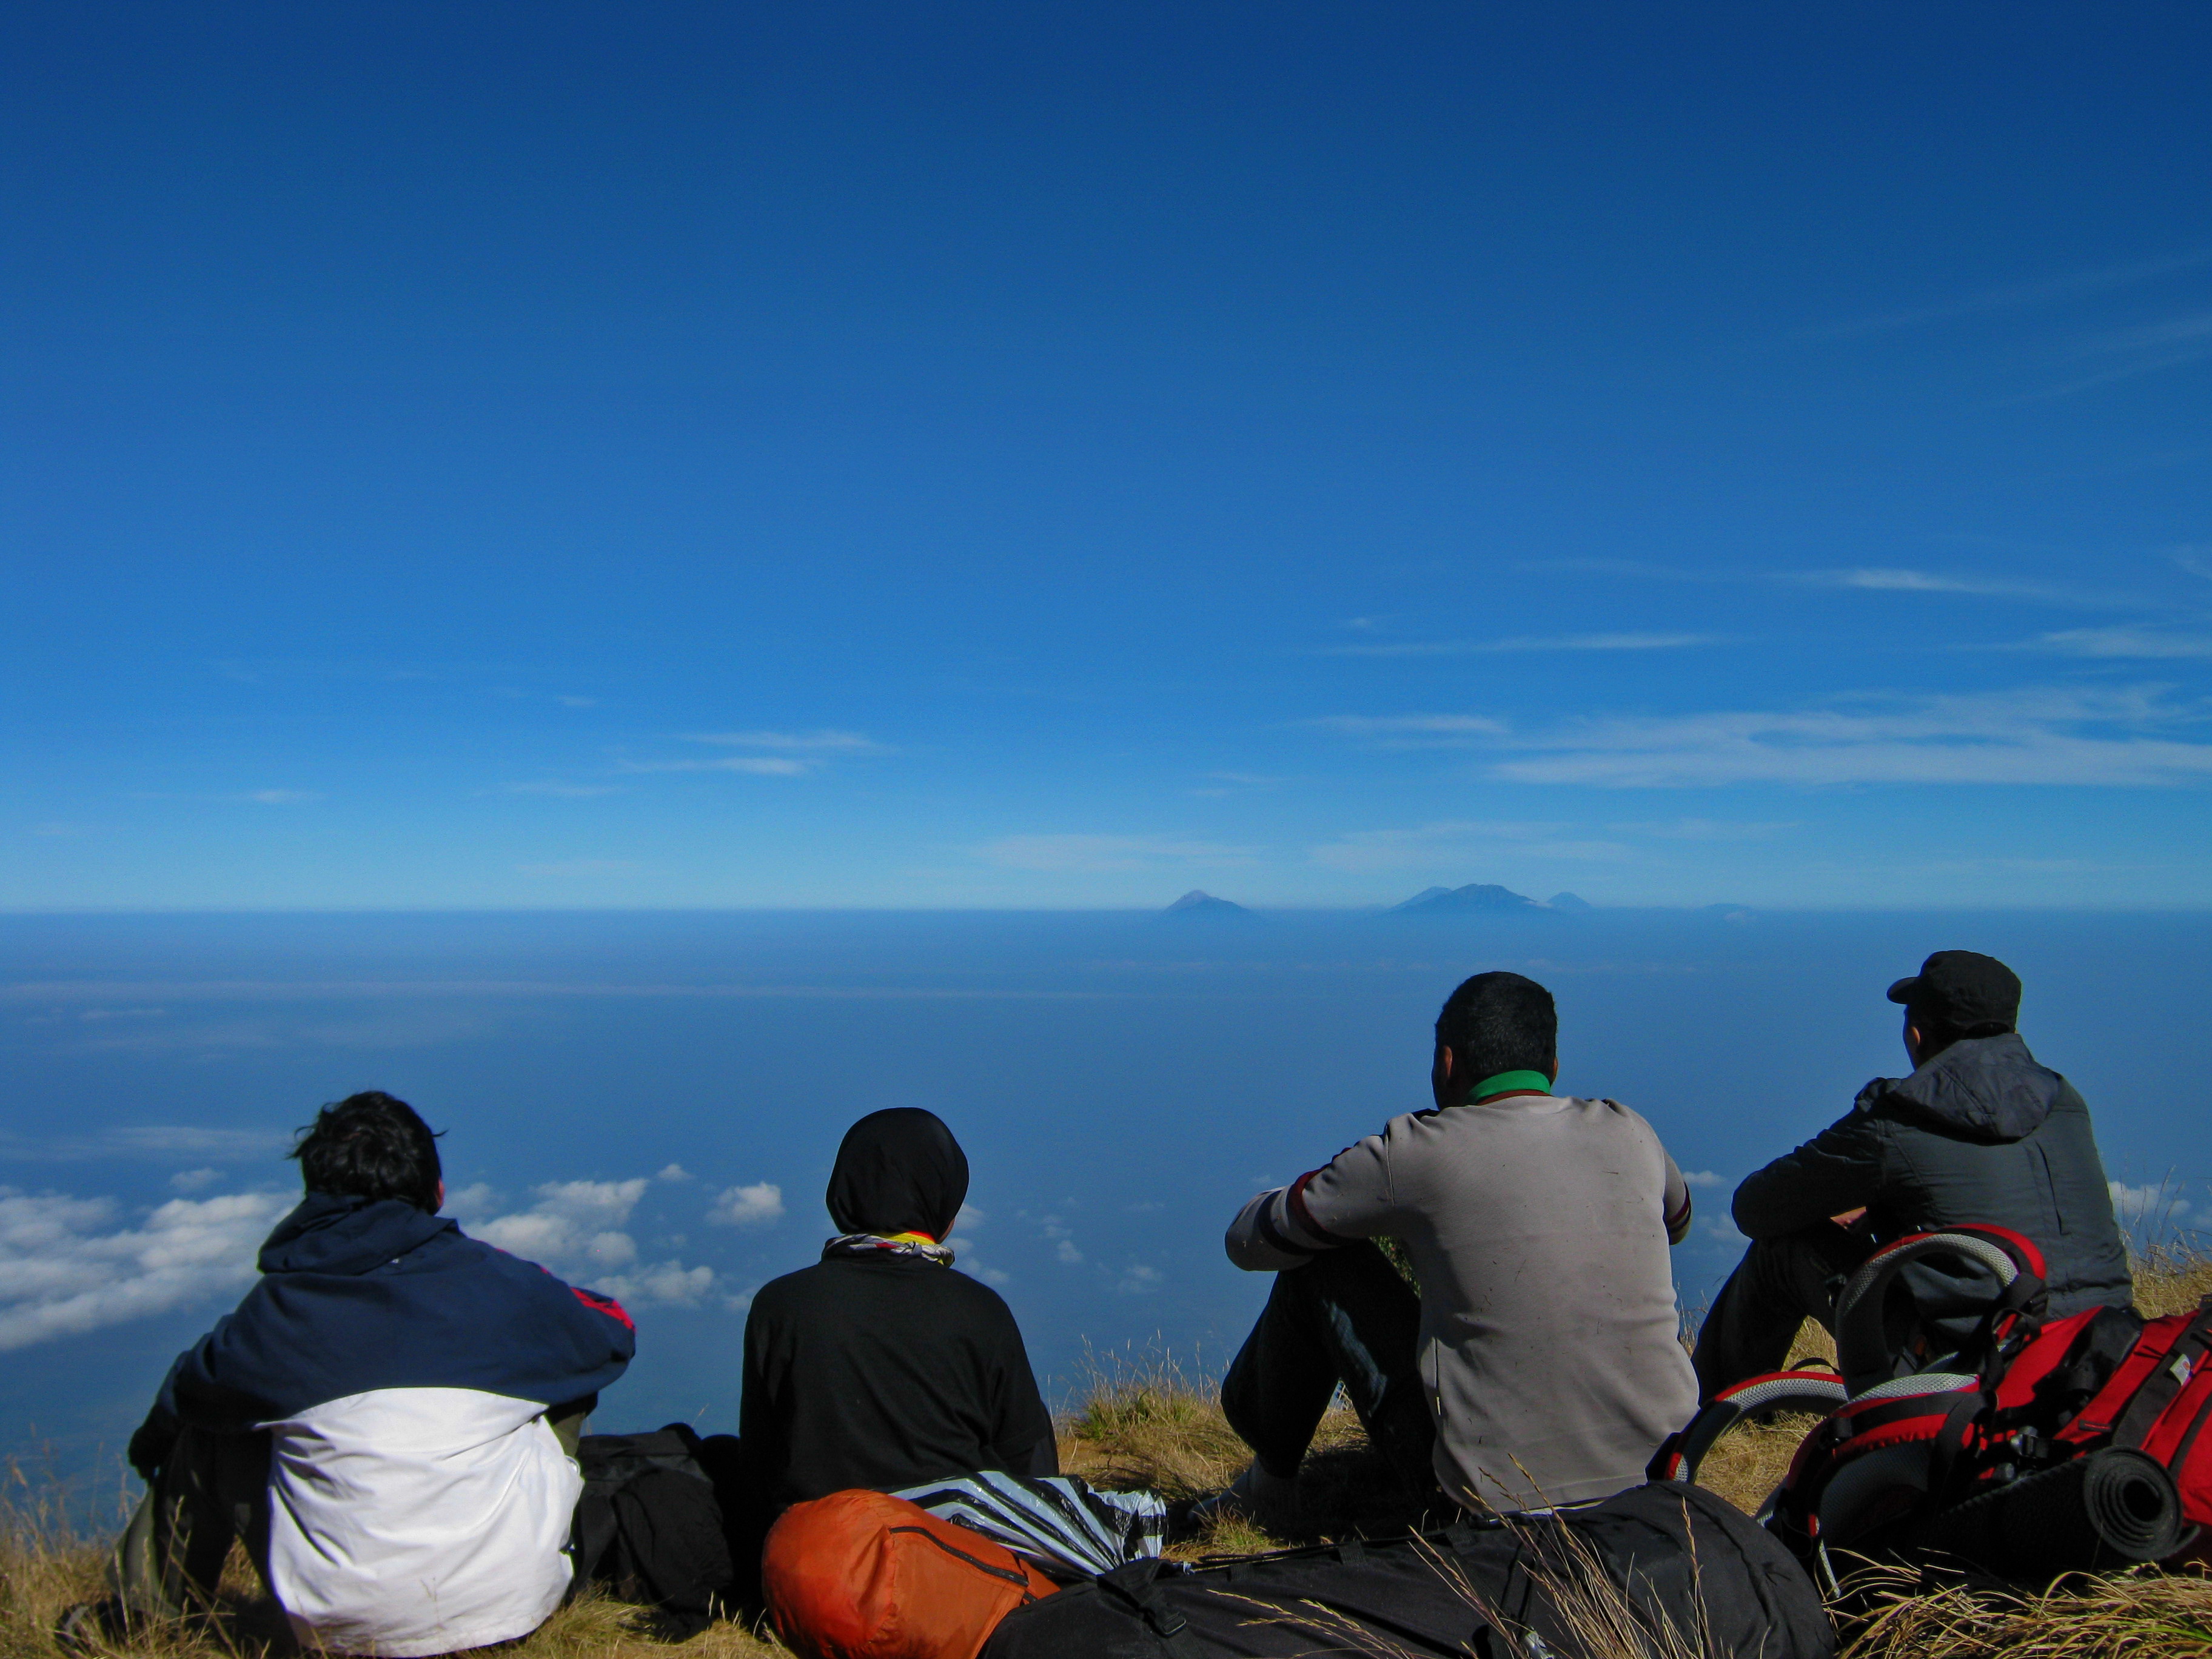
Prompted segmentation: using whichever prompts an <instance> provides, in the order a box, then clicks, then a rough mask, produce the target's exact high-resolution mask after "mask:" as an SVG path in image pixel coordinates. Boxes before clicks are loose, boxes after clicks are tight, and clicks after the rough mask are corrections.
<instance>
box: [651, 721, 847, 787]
mask: <svg viewBox="0 0 2212 1659" xmlns="http://www.w3.org/2000/svg"><path fill="white" fill-rule="evenodd" d="M680 740H681V741H682V742H684V743H696V744H707V745H708V746H710V747H713V748H717V749H751V750H763V751H764V752H762V753H758V754H750V755H716V756H714V757H711V758H704V759H702V758H700V757H696V756H677V757H671V758H665V759H657V760H624V761H621V762H618V763H617V770H620V771H623V772H736V773H742V774H744V775H748V776H751V777H757V778H799V777H805V776H806V775H808V774H810V773H813V772H818V771H820V770H821V769H823V767H824V766H826V765H827V764H828V763H829V761H831V760H832V759H835V758H838V757H851V756H860V755H884V754H889V753H890V750H888V749H887V748H886V747H885V746H884V744H880V743H878V742H877V741H876V740H875V739H874V738H871V737H867V736H865V735H863V734H862V733H860V732H835V731H821V732H683V733H681V734H680Z"/></svg>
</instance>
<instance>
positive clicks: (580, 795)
mask: <svg viewBox="0 0 2212 1659" xmlns="http://www.w3.org/2000/svg"><path fill="white" fill-rule="evenodd" d="M501 789H502V790H503V791H504V792H505V793H507V794H510V795H552V796H555V797H556V798H558V799H574V800H587V799H590V798H592V796H594V795H612V794H617V793H620V792H621V789H622V786H621V785H620V784H615V783H563V782H562V781H560V780H559V779H557V778H546V779H543V780H539V781H533V782H530V783H509V784H502V785H501Z"/></svg>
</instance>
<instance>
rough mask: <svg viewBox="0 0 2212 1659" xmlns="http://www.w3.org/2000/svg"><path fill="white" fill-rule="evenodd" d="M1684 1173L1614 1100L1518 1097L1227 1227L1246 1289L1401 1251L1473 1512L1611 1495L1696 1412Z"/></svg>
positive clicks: (1450, 1445) (1329, 1174)
mask: <svg viewBox="0 0 2212 1659" xmlns="http://www.w3.org/2000/svg"><path fill="white" fill-rule="evenodd" d="M1689 1219H1690V1194H1689V1188H1688V1187H1687V1186H1686V1184H1685V1183H1684V1182H1683V1180H1682V1175H1681V1171H1680V1170H1677V1169H1676V1168H1675V1167H1674V1159H1672V1158H1669V1157H1668V1155H1667V1151H1666V1149H1665V1148H1664V1147H1663V1146H1661V1145H1660V1144H1659V1137H1658V1136H1657V1135H1656V1134H1655V1133H1653V1132H1652V1129H1651V1126H1650V1124H1648V1123H1646V1122H1645V1121H1644V1120H1643V1119H1642V1118H1641V1117H1638V1115H1636V1114H1635V1113H1634V1112H1632V1111H1630V1110H1629V1109H1628V1108H1627V1107H1626V1106H1623V1105H1621V1104H1620V1103H1619V1102H1617V1101H1611V1100H1582V1099H1577V1098H1573V1097H1559V1096H1551V1095H1521V1096H1509V1097H1504V1098H1502V1099H1498V1100H1495V1101H1491V1102H1488V1103H1485V1104H1482V1105H1480V1106H1454V1107H1451V1108H1449V1109H1445V1110H1443V1111H1427V1112H1417V1113H1413V1114H1412V1115H1407V1116H1405V1117H1397V1118H1393V1119H1391V1121H1390V1123H1389V1127H1387V1128H1385V1129H1384V1130H1383V1133H1381V1134H1379V1135H1369V1136H1368V1137H1367V1138H1366V1139H1364V1140H1362V1141H1360V1142H1359V1143H1358V1145H1357V1146H1350V1147H1347V1148H1346V1149H1345V1150H1344V1151H1343V1152H1340V1153H1338V1154H1337V1156H1336V1157H1335V1158H1334V1159H1332V1160H1331V1161H1330V1162H1329V1163H1328V1164H1326V1165H1324V1166H1323V1167H1322V1168H1321V1169H1318V1170H1314V1171H1312V1172H1311V1173H1310V1174H1308V1175H1304V1176H1299V1177H1298V1179H1297V1181H1295V1182H1292V1183H1291V1185H1290V1186H1288V1187H1285V1188H1278V1189H1277V1190H1275V1191H1273V1192H1268V1193H1262V1194H1261V1195H1260V1196H1259V1197H1257V1198H1255V1199H1254V1200H1252V1201H1251V1202H1250V1203H1249V1204H1248V1205H1246V1206H1244V1208H1243V1212H1241V1213H1240V1214H1239V1215H1238V1216H1237V1219H1236V1221H1235V1222H1234V1223H1232V1224H1231V1226H1230V1229H1229V1236H1228V1240H1227V1243H1228V1248H1229V1258H1230V1260H1231V1261H1234V1262H1235V1263H1236V1264H1237V1266H1238V1267H1243V1268H1245V1269H1247V1270H1248V1271H1252V1272H1264V1271H1269V1270H1276V1271H1287V1270H1291V1269H1294V1268H1297V1267H1303V1266H1304V1265H1305V1264H1306V1262H1308V1261H1311V1260H1312V1259H1313V1257H1314V1256H1315V1255H1316V1254H1318V1253H1319V1252H1320V1251H1322V1250H1325V1249H1330V1248H1332V1247H1334V1246H1337V1245H1341V1244H1346V1243H1350V1242H1352V1240H1354V1239H1360V1238H1374V1237H1391V1238H1395V1239H1397V1240H1399V1241H1400V1242H1401V1243H1403V1244H1404V1245H1405V1246H1406V1247H1407V1250H1408V1251H1409V1252H1410V1253H1411V1254H1412V1256H1413V1267H1414V1270H1415V1272H1416V1273H1418V1274H1419V1278H1420V1281H1421V1338H1420V1341H1421V1352H1420V1372H1421V1379H1422V1383H1423V1384H1424V1386H1425V1388H1426V1389H1427V1390H1428V1395H1429V1407H1430V1409H1431V1412H1432V1413H1434V1414H1435V1417H1436V1424H1437V1450H1436V1468H1437V1480H1439V1481H1440V1482H1442V1484H1443V1489H1444V1491H1445V1492H1446V1493H1448V1494H1449V1496H1451V1497H1452V1498H1455V1500H1457V1501H1458V1502H1459V1503H1461V1504H1466V1505H1468V1507H1471V1508H1472V1507H1487V1508H1491V1509H1498V1510H1516V1509H1534V1508H1541V1507H1544V1506H1546V1505H1547V1504H1574V1503H1580V1502H1582V1501H1583V1500H1585V1499H1589V1498H1605V1497H1609V1496H1610V1495H1612V1494H1613V1492H1619V1491H1621V1490H1622V1489H1623V1488H1625V1487H1628V1486H1635V1485H1637V1484H1638V1483H1639V1482H1640V1481H1642V1480H1643V1479H1644V1465H1645V1464H1646V1463H1647V1462H1649V1461H1650V1457H1651V1454H1652V1453H1653V1452H1654V1451H1655V1450H1656V1449H1658V1445H1659V1443H1660V1442H1661V1441H1662V1439H1664V1438H1665V1437H1667V1436H1668V1434H1669V1433H1671V1432H1672V1431H1674V1430H1675V1429H1678V1428H1680V1427H1681V1426H1682V1425H1683V1424H1685V1423H1686V1422H1688V1421H1689V1419H1690V1418H1691V1416H1692V1413H1695V1412H1696V1410H1697V1408H1698V1383H1697V1377H1696V1376H1695V1374H1694V1373H1693V1372H1692V1370H1691V1369H1690V1357H1689V1355H1688V1354H1687V1353H1686V1352H1684V1350H1683V1347H1682V1344H1681V1341H1680V1313H1679V1311H1678V1310H1677V1309H1676V1307H1675V1303H1674V1276H1673V1273H1672V1270H1671V1267H1670V1265H1669V1262H1668V1253H1667V1247H1668V1244H1669V1243H1672V1242H1677V1241H1679V1240H1680V1238H1681V1237H1683V1235H1684V1234H1686V1232H1687V1231H1688V1230H1689Z"/></svg>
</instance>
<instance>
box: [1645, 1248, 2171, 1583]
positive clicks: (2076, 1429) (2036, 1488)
mask: <svg viewBox="0 0 2212 1659" xmlns="http://www.w3.org/2000/svg"><path fill="white" fill-rule="evenodd" d="M2043 1267H2044V1264H2043V1257H2042V1255H2041V1252H2039V1250H2038V1249H2037V1248H2036V1246H2035V1244H2034V1243H2033V1241H2031V1240H2029V1239H2027V1238H2026V1237H2023V1236H2021V1234H2019V1233H2016V1232H2014V1231H2011V1230H2010V1229H2008V1228H2002V1227H1992V1226H1965V1227H1954V1228H1950V1229H1948V1230H1946V1231H1942V1232H1939V1233H1920V1234H1915V1235H1913V1236H1912V1237H1907V1238H1902V1239H1899V1240H1898V1241H1897V1242H1896V1243H1893V1244H1890V1245H1888V1246H1887V1247H1885V1248H1884V1249H1881V1250H1879V1251H1877V1252H1875V1255H1872V1256H1871V1257H1869V1259H1868V1260H1867V1261H1866V1262H1865V1263H1864V1265H1863V1266H1862V1267H1859V1268H1858V1270H1857V1272H1855V1273H1853V1274H1852V1275H1851V1276H1850V1278H1849V1279H1847V1280H1846V1281H1845V1283H1844V1287H1843V1289H1842V1290H1841V1291H1839V1292H1838V1295H1837V1298H1836V1310H1835V1319H1834V1328H1835V1334H1836V1352H1837V1358H1838V1367H1839V1370H1840V1372H1841V1375H1840V1376H1838V1375H1836V1374H1833V1373H1827V1372H1820V1371H1813V1370H1795V1371H1781V1372H1776V1373H1773V1374H1771V1375H1769V1376H1758V1377H1753V1378H1751V1379H1750V1380H1749V1381H1747V1382H1745V1383H1739V1384H1738V1385H1737V1386H1736V1387H1735V1388H1733V1389H1726V1390H1723V1392H1722V1393H1721V1394H1720V1395H1717V1396H1716V1397H1715V1398H1714V1400H1713V1401H1712V1402H1711V1404H1710V1405H1708V1406H1706V1407H1705V1408H1704V1409H1703V1410H1701V1411H1700V1412H1699V1413H1698V1415H1697V1417H1696V1418H1694V1419H1692V1421H1691V1423H1690V1424H1689V1425H1688V1426H1687V1427H1686V1428H1685V1429H1683V1430H1682V1431H1680V1433H1678V1434H1676V1435H1674V1436H1673V1437H1670V1438H1669V1439H1668V1442H1667V1443H1665V1444H1664V1445H1662V1447H1661V1448H1660V1449H1659V1453H1658V1455H1657V1456H1656V1458H1654V1459H1653V1462H1652V1465H1651V1471H1650V1472H1651V1474H1653V1476H1654V1477H1655V1478H1658V1479H1668V1480H1694V1479H1695V1478H1696V1474H1697V1469H1698V1466H1699V1463H1700V1462H1702V1460H1703V1459H1704V1457H1705V1455H1706V1453H1707V1452H1709V1451H1710V1450H1711V1448H1712V1446H1713V1444H1714V1443H1716V1442H1717V1440H1718V1439H1719V1438H1720V1437H1721V1436H1722V1435H1723V1433H1725V1432H1726V1431H1728V1429H1729V1428H1730V1427H1732V1426H1734V1425H1735V1424H1736V1423H1738V1422H1740V1421H1741V1420H1742V1419H1744V1418H1746V1417H1748V1416H1753V1415H1759V1416H1765V1415H1769V1414H1771V1413H1779V1412H1798V1411H1809V1412H1813V1413H1818V1414H1819V1415H1820V1418H1821V1420H1820V1422H1819V1423H1818V1424H1816V1425H1814V1428H1813V1429H1812V1431H1810V1432H1809V1433H1808V1434H1807V1436H1806V1437H1805V1439H1804V1441H1803V1443H1802V1444H1801V1445H1800V1446H1799V1447H1798V1449H1797V1453H1796V1456H1795V1457H1794V1458H1793V1459H1792V1460H1791V1462H1790V1470H1789V1473H1788V1474H1786V1475H1785V1476H1784V1479H1783V1481H1782V1484H1781V1486H1778V1488H1776V1490H1775V1492H1774V1493H1773V1494H1772V1495H1771V1497H1770V1498H1768V1499H1767V1501H1766V1503H1765V1505H1764V1506H1763V1507H1762V1508H1761V1510H1760V1511H1759V1519H1760V1520H1761V1521H1763V1522H1765V1525H1766V1526H1767V1527H1768V1528H1769V1529H1770V1530H1771V1531H1772V1532H1773V1533H1774V1534H1776V1535H1777V1536H1778V1537H1779V1538H1781V1539H1782V1540H1783V1541H1784V1542H1785V1543H1786V1544H1788V1545H1789V1546H1790V1548H1791V1549H1792V1550H1793V1551H1795V1552H1796V1553H1797V1555H1798V1556H1799V1557H1800V1559H1803V1560H1805V1561H1806V1562H1807V1564H1808V1565H1809V1566H1812V1567H1814V1569H1815V1570H1816V1571H1818V1572H1819V1573H1820V1575H1821V1576H1822V1577H1823V1578H1824V1579H1825V1580H1826V1582H1827V1583H1829V1584H1830V1585H1831V1586H1833V1585H1834V1583H1836V1579H1837V1574H1836V1571H1835V1564H1834V1562H1833V1561H1832V1559H1831V1553H1832V1552H1837V1551H1844V1550H1849V1551H1851V1552H1854V1553H1859V1554H1866V1555H1876V1554H1880V1555H1898V1554H1905V1553H1913V1554H1941V1555H1945V1556H1949V1557H1953V1558H1955V1559H1958V1560H1960V1561H1964V1562H1966V1563H1967V1564H1968V1565H1972V1566H1974V1567H1978V1568H1980V1569H1982V1570H1984V1571H1991V1572H1996V1573H1999V1574H2002V1575H2005V1576H2008V1577H2047V1576H2049V1575H2051V1574H2053V1573H2057V1572H2064V1571H2075V1570H2093V1569H2095V1568H2099V1567H2107V1566H2117V1565H2124V1564H2125V1563H2130V1562H2138V1561H2156V1560H2163V1559H2167V1558H2169V1557H2171V1556H2172V1555H2174V1554H2175V1553H2178V1552H2179V1551H2180V1550H2182V1549H2184V1548H2185V1547H2187V1545H2188V1544H2189V1543H2190V1542H2191V1540H2192V1539H2193V1537H2194V1528H2197V1527H2200V1526H2203V1525H2207V1524H2212V1443H2208V1442H2204V1441H2203V1440H2202V1438H2201V1431H2202V1430H2203V1425H2204V1423H2205V1421H2206V1419H2207V1418H2208V1416H2212V1366H2207V1365H2205V1364H2203V1359H2204V1355H2205V1352H2206V1350H2207V1348H2208V1346H2212V1298H2208V1304H2207V1306H2205V1307H2200V1308H2199V1309H2198V1310H2197V1311H2196V1312H2195V1313H2193V1314H2175V1315H2171V1316H2167V1317H2166V1318H2162V1319H2154V1320H2149V1321H2145V1320H2144V1319H2143V1318H2142V1316H2139V1315H2138V1314H2136V1312H2134V1310H2131V1309H2127V1308H2091V1309H2088V1310H2085V1311H2083V1312H2081V1313H2078V1314H2075V1315H2072V1316H2069V1317H2067V1318H2064V1319H2058V1320H2051V1319H2048V1318H2047V1317H2046V1316H2045V1287H2044V1282H2043ZM1915 1272H1920V1273H1932V1274H1933V1275H1934V1276H1935V1278H1934V1282H1936V1283H1937V1284H1939V1285H1944V1286H1946V1287H1948V1291H1947V1299H1948V1304H1949V1305H1948V1306H1947V1307H1945V1308H1944V1309H1943V1310H1942V1312H1943V1314H1944V1315H1945V1316H1946V1317H1945V1319H1944V1322H1943V1326H1942V1327H1941V1328H1948V1329H1950V1330H1952V1331H1954V1332H1955V1329H1956V1328H1957V1326H1958V1324H1959V1321H1958V1319H1957V1318H1956V1313H1957V1310H1958V1307H1959V1305H1960V1300H1961V1299H1962V1297H1964V1296H1965V1291H1964V1290H1963V1288H1962V1287H1964V1286H1966V1285H1969V1284H1971V1283H1972V1282H1974V1281H1976V1280H1978V1281H1979V1283H1980V1286H1981V1290H1980V1293H1979V1300H1980V1308H1979V1312H1978V1316H1977V1317H1976V1319H1975V1321H1974V1322H1973V1327H1972V1330H1971V1331H1970V1332H1969V1333H1968V1334H1966V1337H1965V1338H1964V1339H1963V1340H1958V1341H1957V1342H1956V1344H1955V1346H1953V1344H1952V1340H1951V1339H1950V1338H1949V1337H1948V1336H1947V1337H1945V1338H1943V1339H1942V1340H1931V1339H1930V1337H1929V1330H1930V1329H1931V1328H1938V1327H1935V1325H1934V1322H1932V1321H1930V1320H1929V1319H1928V1318H1926V1317H1925V1312H1926V1310H1925V1308H1924V1307H1919V1308H1916V1303H1917V1302H1924V1300H1925V1299H1926V1298H1925V1296H1924V1292H1921V1291H1917V1289H1916V1287H1915V1286H1914V1285H1912V1284H1911V1275H1912V1274H1913V1273H1915ZM1939 1350H1940V1352H1939ZM2200 1448H2201V1452H2200Z"/></svg>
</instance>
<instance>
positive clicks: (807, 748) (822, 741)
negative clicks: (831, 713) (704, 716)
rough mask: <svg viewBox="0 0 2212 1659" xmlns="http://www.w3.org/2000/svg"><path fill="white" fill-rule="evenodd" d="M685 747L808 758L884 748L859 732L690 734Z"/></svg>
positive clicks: (874, 752)
mask: <svg viewBox="0 0 2212 1659" xmlns="http://www.w3.org/2000/svg"><path fill="white" fill-rule="evenodd" d="M684 741H685V742H686V743H712V744H721V745H723V746H724V747H726V748H730V749H788V750H799V751H801V752H804V753H808V754H837V755H880V754H882V753H884V745H883V744H879V743H878V742H877V741H876V740H875V739H874V738H869V737H864V736H862V735H861V734H860V732H685V733H684Z"/></svg>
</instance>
